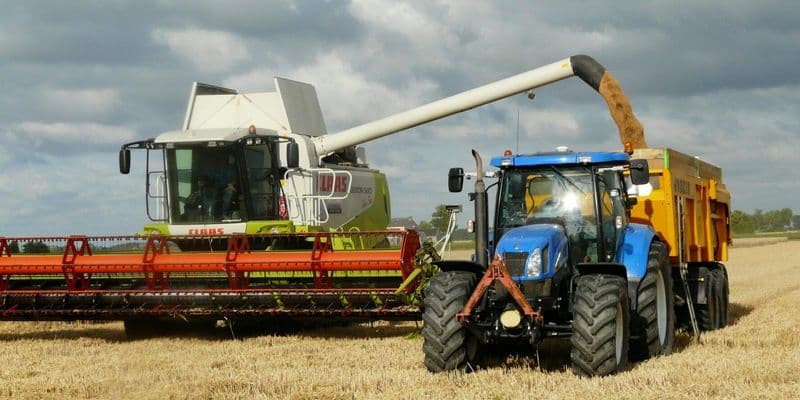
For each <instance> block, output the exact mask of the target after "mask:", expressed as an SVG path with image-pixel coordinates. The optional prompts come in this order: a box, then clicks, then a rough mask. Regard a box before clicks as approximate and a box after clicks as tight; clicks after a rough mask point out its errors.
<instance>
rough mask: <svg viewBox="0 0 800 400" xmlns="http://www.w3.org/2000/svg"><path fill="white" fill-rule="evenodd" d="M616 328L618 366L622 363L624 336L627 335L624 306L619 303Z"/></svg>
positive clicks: (615, 343)
mask: <svg viewBox="0 0 800 400" xmlns="http://www.w3.org/2000/svg"><path fill="white" fill-rule="evenodd" d="M615 323H616V326H615V327H614V345H615V346H614V347H615V349H614V350H615V354H616V361H617V365H619V364H620V362H622V345H623V344H624V343H623V339H624V337H623V335H624V333H625V331H624V329H625V326H624V324H625V320H624V319H623V318H622V304H620V303H617V316H616V318H615Z"/></svg>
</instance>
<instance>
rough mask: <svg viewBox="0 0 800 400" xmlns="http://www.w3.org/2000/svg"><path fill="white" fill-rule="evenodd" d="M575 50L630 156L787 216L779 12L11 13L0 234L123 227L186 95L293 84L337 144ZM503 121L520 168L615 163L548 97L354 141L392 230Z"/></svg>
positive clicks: (550, 5)
mask: <svg viewBox="0 0 800 400" xmlns="http://www.w3.org/2000/svg"><path fill="white" fill-rule="evenodd" d="M578 53H585V54H589V55H592V56H594V57H595V58H596V59H597V60H599V61H600V62H601V63H603V64H604V65H605V66H606V67H607V68H608V69H609V70H610V71H612V72H613V74H614V75H615V77H616V78H617V79H618V80H619V81H620V82H621V84H622V87H623V88H624V89H625V90H626V92H627V94H628V95H629V96H630V98H631V100H632V102H633V106H634V111H635V112H636V113H637V115H638V116H639V117H640V119H641V120H642V122H643V124H644V126H645V135H646V138H647V141H648V144H650V145H651V146H654V147H663V146H668V147H673V148H676V149H678V150H681V151H684V152H688V153H691V154H693V155H697V156H700V157H701V158H703V159H705V160H708V161H710V162H712V163H715V164H718V165H720V166H722V168H723V170H724V180H725V182H726V183H727V185H728V187H729V189H730V191H731V192H732V194H733V198H734V200H733V201H734V208H736V209H742V210H745V211H753V210H754V209H756V208H761V209H775V208H783V207H790V208H793V207H794V209H795V211H797V212H800V209H798V208H796V207H795V204H796V199H797V198H800V187H799V186H798V184H797V182H800V172H798V170H797V168H794V164H796V163H795V159H796V158H797V156H796V154H797V152H798V151H800V116H798V115H800V112H798V108H800V107H798V106H799V105H800V78H798V76H799V75H798V74H797V73H796V69H797V66H798V65H800V7H798V6H797V5H796V4H795V2H792V1H785V2H773V1H759V2H752V1H718V2H712V1H709V2H685V3H680V2H640V1H617V2H611V3H609V4H605V5H602V4H599V3H598V2H581V3H579V4H577V5H576V4H575V3H567V2H560V3H558V4H556V3H555V2H547V3H543V4H537V3H534V2H497V3H494V4H492V3H488V2H483V1H458V2H449V1H424V2H423V1H420V2H409V3H403V2H397V1H389V0H375V1H353V2H336V1H331V2H316V1H314V2H312V1H307V2H290V1H286V2H269V3H266V2H260V1H252V2H219V1H208V2H203V1H200V2H192V4H191V6H188V7H187V6H186V4H185V3H184V2H132V1H131V2H125V1H114V2H16V3H6V4H4V12H3V13H2V15H0V77H2V82H3V84H2V91H0V171H2V173H0V234H2V235H24V234H66V233H87V234H117V233H119V234H122V233H131V232H135V231H137V230H138V229H140V228H141V226H142V225H143V224H144V222H145V219H146V217H145V209H144V172H143V170H142V167H143V164H144V163H143V158H142V157H135V158H134V167H135V168H134V171H133V173H132V174H131V175H128V176H123V175H120V174H119V173H118V170H117V150H118V149H119V145H120V144H122V143H124V142H128V141H132V140H137V139H144V138H148V137H153V136H156V135H157V134H159V133H160V132H163V131H166V130H171V129H175V128H178V127H180V124H181V122H182V118H183V112H184V110H185V107H186V100H187V96H188V93H189V89H190V85H191V82H192V81H202V82H207V83H213V84H220V85H224V86H229V87H233V88H236V89H239V90H243V91H265V90H273V87H272V77H273V76H275V75H279V76H284V77H288V78H293V79H297V80H302V81H306V82H309V83H312V84H314V85H315V86H316V88H317V92H318V95H319V97H320V102H321V105H322V109H323V114H324V116H325V119H326V124H327V126H328V130H329V131H330V132H336V131H338V130H342V129H346V128H349V127H352V126H355V125H358V124H361V123H365V122H369V121H371V120H374V119H377V118H380V117H383V116H386V115H389V114H392V113H395V112H400V111H404V110H406V109H408V108H411V107H414V106H416V105H420V104H423V103H426V102H429V101H433V100H436V99H438V98H441V97H444V96H447V95H450V94H454V93H457V92H460V91H463V90H466V89H470V88H472V87H475V86H478V85H481V84H484V83H488V82H491V81H493V80H496V79H500V78H503V77H506V76H510V75H513V74H516V73H519V72H523V71H526V70H529V69H532V68H535V67H538V66H540V65H543V64H546V63H550V62H553V61H556V60H558V59H561V58H564V57H567V56H570V55H572V54H578ZM517 112H519V136H520V149H519V150H520V152H535V151H541V150H550V149H553V148H555V147H556V146H557V145H568V146H570V147H571V148H574V149H580V150H609V149H612V150H613V149H619V148H620V145H619V143H618V140H617V134H616V129H615V127H614V125H613V123H612V122H611V120H610V118H609V116H608V114H607V108H606V106H605V104H604V103H603V101H602V99H601V98H600V97H599V96H598V95H597V94H596V93H595V92H593V91H592V90H591V89H589V88H588V87H587V86H585V85H584V84H583V83H582V82H580V81H579V80H577V79H571V80H567V81H562V82H560V83H557V84H555V85H552V86H549V87H546V88H542V89H540V90H538V91H537V96H536V99H535V100H534V101H530V100H528V99H527V98H526V97H525V96H517V97H514V98H510V99H506V100H503V101H500V102H497V103H495V104H492V105H489V106H485V107H482V108H479V109H475V110H471V111H469V112H466V113H463V114H460V115H457V116H453V117H450V118H447V119H444V120H441V121H438V122H435V123H432V124H428V125H425V126H422V127H417V128H414V129H411V130H409V131H406V132H403V133H399V134H396V135H392V136H388V137H385V138H382V139H378V140H376V141H374V142H370V143H368V144H367V145H366V148H367V157H368V160H369V161H370V163H371V165H372V166H373V167H376V168H378V169H380V170H382V171H384V172H385V173H386V174H387V176H388V177H389V184H390V188H391V192H392V208H393V214H394V216H413V217H415V219H417V220H418V221H419V220H421V219H428V218H429V217H430V213H431V212H432V210H433V208H434V206H435V205H436V204H439V203H463V204H465V205H467V202H466V199H465V195H464V194H458V195H454V194H450V193H447V188H446V174H447V169H448V168H449V167H452V166H463V167H467V168H469V166H470V165H471V159H470V156H469V150H470V149H472V148H475V149H477V150H479V151H480V152H481V153H483V154H484V156H485V157H488V156H491V155H496V154H500V153H502V151H503V150H504V149H506V148H511V149H513V148H514V147H515V142H516V135H517ZM137 155H139V156H141V154H135V156H137ZM467 209H469V207H467ZM463 219H464V218H463V217H462V220H463ZM462 225H463V222H462Z"/></svg>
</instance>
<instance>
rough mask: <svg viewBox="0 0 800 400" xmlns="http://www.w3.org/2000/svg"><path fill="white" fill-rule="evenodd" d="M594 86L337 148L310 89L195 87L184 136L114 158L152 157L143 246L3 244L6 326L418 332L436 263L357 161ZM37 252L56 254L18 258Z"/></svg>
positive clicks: (500, 86)
mask: <svg viewBox="0 0 800 400" xmlns="http://www.w3.org/2000/svg"><path fill="white" fill-rule="evenodd" d="M597 71H603V68H602V66H600V65H599V64H597V63H596V62H595V61H594V60H592V59H591V58H589V57H587V56H573V57H570V58H566V59H563V60H561V61H558V62H555V63H553V64H549V65H546V66H543V67H540V68H537V69H534V70H531V71H529V72H525V73H522V74H519V75H516V76H513V77H510V78H507V79H503V80H500V81H497V82H494V83H491V84H488V85H485V86H482V87H478V88H476V89H472V90H469V91H466V92H463V93H460V94H457V95H454V96H451V97H448V98H445V99H442V100H438V101H435V102H433V103H430V104H427V105H424V106H421V107H418V108H415V109H412V110H409V111H406V112H402V113H399V114H395V115H392V116H389V117H386V118H383V119H380V120H377V121H374V122H370V123H367V124H364V125H360V126H357V127H355V128H351V129H347V130H345V131H342V132H338V133H336V134H327V132H326V129H325V125H324V122H323V119H322V113H321V111H320V108H319V104H318V101H317V96H316V92H315V90H314V88H313V87H312V86H311V85H308V84H304V83H300V82H295V81H291V80H286V79H280V78H276V80H275V87H276V92H270V93H249V94H244V93H238V92H236V91H234V90H231V89H227V88H221V87H216V86H211V85H205V84H200V83H196V84H195V85H194V87H193V89H192V93H191V96H190V100H189V105H188V107H187V112H186V117H185V120H184V124H183V129H181V130H178V131H171V132H166V133H164V134H162V135H160V136H158V137H156V138H154V139H149V140H144V141H138V142H134V143H129V144H126V145H124V146H123V147H122V149H121V151H120V157H119V158H120V171H121V172H122V173H128V172H129V171H130V165H131V152H130V150H131V149H143V150H145V151H146V153H147V156H146V166H147V174H146V177H147V179H146V199H147V210H148V217H150V219H151V220H152V223H151V224H148V225H146V226H145V232H144V233H143V234H141V235H137V236H132V237H85V236H70V237H38V238H28V237H25V238H22V237H5V238H0V319H5V320H125V322H126V330H128V331H129V333H133V330H134V329H136V330H139V329H143V327H144V328H146V327H153V326H156V325H157V324H158V323H160V322H161V321H163V320H165V319H173V318H176V319H179V320H188V319H208V320H220V319H230V320H240V319H255V320H256V321H266V320H268V319H270V318H276V317H285V318H291V319H299V318H308V319H336V320H342V319H361V320H365V319H366V320H375V319H411V320H416V319H419V318H420V315H421V314H420V308H419V305H420V304H421V301H422V299H421V292H422V288H423V287H424V286H425V284H426V282H427V281H428V280H429V279H430V277H431V276H432V275H433V274H434V273H435V272H436V271H437V269H436V268H435V267H432V266H431V264H430V262H431V261H434V262H435V261H437V259H438V256H437V255H436V254H435V251H431V248H430V246H425V245H421V244H420V241H419V238H418V235H417V234H416V232H414V231H386V230H385V228H386V226H387V224H388V221H389V219H390V218H389V217H390V205H389V194H388V188H387V185H386V178H385V176H384V175H383V174H382V173H380V172H379V171H376V170H374V169H371V168H369V166H368V165H367V163H366V156H365V152H364V151H363V149H361V148H358V147H356V146H357V145H358V144H361V143H364V142H367V141H370V140H373V139H376V138H379V137H382V136H385V135H389V134H392V133H395V132H400V131H402V130H405V129H409V128H412V127H415V126H418V125H421V124H424V123H427V122H430V121H433V120H436V119H439V118H443V117H446V116H448V115H452V114H455V113H459V112H462V111H465V110H469V109H471V108H474V107H477V106H480V105H483V104H487V103H490V102H493V101H496V100H499V99H502V98H505V97H509V96H512V95H515V94H519V93H523V92H526V91H529V90H532V89H534V88H537V87H540V86H543V85H547V84H549V83H553V82H556V81H559V80H562V79H565V78H568V77H570V76H573V75H577V76H579V77H581V78H582V79H583V80H584V81H586V82H587V83H589V84H590V85H592V86H593V87H595V88H597V85H598V83H599V77H598V76H597ZM601 93H602V91H601ZM607 101H609V107H610V109H611V110H612V115H614V116H615V121H617V123H618V125H620V126H621V128H620V129H621V131H622V130H623V128H622V126H623V125H621V122H620V120H618V118H617V117H618V115H617V114H619V113H616V114H615V111H614V110H616V109H617V107H616V106H615V105H614V103H612V102H611V100H609V99H608V98H607ZM620 115H622V117H623V118H624V116H625V115H624V113H623V114H620ZM36 241H46V242H49V243H51V244H54V245H55V246H57V247H58V248H61V249H63V251H62V252H61V253H62V254H60V255H57V256H54V255H32V256H27V255H18V254H12V253H11V251H10V248H11V245H12V243H14V242H16V243H21V242H36ZM131 243H133V245H132V244H131ZM132 246H133V247H134V248H138V249H139V250H138V252H134V253H132V252H131V251H130V250H128V251H127V252H125V251H120V249H122V248H130V247H132ZM264 323H267V322H264Z"/></svg>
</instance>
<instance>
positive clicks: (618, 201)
mask: <svg viewBox="0 0 800 400" xmlns="http://www.w3.org/2000/svg"><path fill="white" fill-rule="evenodd" d="M597 178H598V179H597V183H598V196H600V199H599V200H600V221H601V222H600V223H601V226H602V229H603V240H604V243H603V247H604V248H605V253H606V254H605V257H606V260H605V261H612V260H613V259H614V257H615V256H616V254H617V252H618V249H619V246H620V245H621V244H622V235H623V232H622V231H623V229H625V226H626V225H627V215H626V213H625V198H624V194H623V193H624V192H623V189H624V186H623V179H622V176H621V174H620V171H616V170H607V171H600V172H598V175H597Z"/></svg>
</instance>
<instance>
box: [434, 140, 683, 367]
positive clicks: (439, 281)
mask: <svg viewBox="0 0 800 400" xmlns="http://www.w3.org/2000/svg"><path fill="white" fill-rule="evenodd" d="M473 155H474V156H475V159H476V164H477V173H476V182H475V191H474V193H471V194H470V198H471V200H473V201H474V202H475V227H474V228H475V233H476V252H475V257H474V258H473V260H472V261H443V262H439V263H438V267H439V268H440V270H441V272H439V273H438V274H436V275H435V276H433V277H432V278H431V280H430V282H429V285H428V286H427V288H426V289H425V303H424V312H423V320H424V328H423V330H422V334H423V337H424V346H423V350H424V353H425V366H426V367H427V369H428V370H429V371H431V372H441V371H448V370H465V369H469V368H472V367H474V366H475V364H476V363H477V361H478V356H479V354H480V352H481V350H482V349H483V350H485V349H487V348H488V347H489V346H490V345H492V344H497V343H502V342H507V341H516V342H527V343H530V344H532V345H536V344H538V343H539V342H540V341H542V340H543V339H547V338H566V337H569V338H570V343H571V352H570V359H571V367H572V370H573V371H574V372H575V373H576V374H579V375H586V376H601V375H609V374H613V373H615V372H618V371H621V370H623V369H625V368H626V365H627V362H628V361H629V359H633V360H635V359H645V358H648V357H653V356H657V355H661V354H669V353H670V352H671V351H672V347H673V336H674V331H675V311H674V308H673V301H674V299H673V291H672V286H673V279H672V277H671V267H670V264H669V261H668V252H667V246H666V245H665V243H663V242H662V241H661V240H660V239H659V237H658V236H657V235H656V233H655V231H654V230H653V228H652V227H651V226H648V225H642V224H636V223H631V222H629V217H630V209H631V207H632V206H633V205H634V204H636V197H635V196H634V195H630V194H629V192H630V191H629V189H631V188H632V187H633V186H634V185H646V184H647V183H648V182H649V172H648V165H647V161H646V160H632V159H630V156H629V155H628V154H627V153H622V152H572V151H570V150H568V149H566V148H559V149H557V151H555V152H548V153H537V154H532V155H512V154H510V152H506V155H504V156H502V157H495V158H493V159H492V160H491V164H492V166H494V167H497V168H499V170H498V171H496V172H495V173H491V174H489V176H492V177H495V178H497V183H496V185H497V191H496V193H497V194H496V196H497V197H496V202H495V204H496V212H495V214H494V218H493V221H492V224H491V225H492V226H493V228H492V232H491V233H490V232H489V221H488V205H487V204H488V202H487V188H486V185H485V184H484V182H483V178H484V177H485V175H484V172H483V167H482V162H481V159H480V156H479V155H478V154H477V152H475V151H473ZM464 177H465V174H464V171H463V169H461V168H453V169H451V170H450V174H449V182H448V183H449V188H450V191H452V192H458V191H461V189H462V186H463V181H464ZM492 186H493V185H492Z"/></svg>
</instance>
